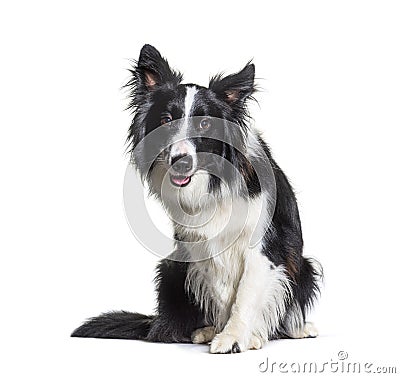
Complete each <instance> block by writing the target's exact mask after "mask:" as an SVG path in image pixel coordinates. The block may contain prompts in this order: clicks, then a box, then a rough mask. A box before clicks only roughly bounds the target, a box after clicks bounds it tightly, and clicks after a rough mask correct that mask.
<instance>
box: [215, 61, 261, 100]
mask: <svg viewBox="0 0 400 378" xmlns="http://www.w3.org/2000/svg"><path fill="white" fill-rule="evenodd" d="M254 73H255V67H254V64H253V63H248V64H247V65H246V66H245V67H244V68H243V69H242V70H241V71H240V72H238V73H236V74H232V75H229V76H225V77H222V75H221V74H219V75H216V76H214V77H212V78H211V80H210V84H209V88H210V89H211V90H212V91H213V92H215V93H216V94H217V96H218V97H220V98H221V99H223V100H224V101H225V102H227V103H228V104H229V105H232V106H234V105H235V104H236V103H238V104H242V105H243V103H244V102H245V101H246V99H247V98H249V97H250V96H251V95H252V94H253V93H254V92H255V90H256V89H255V85H254Z"/></svg>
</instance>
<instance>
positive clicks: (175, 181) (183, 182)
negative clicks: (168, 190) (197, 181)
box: [169, 174, 192, 188]
mask: <svg viewBox="0 0 400 378" xmlns="http://www.w3.org/2000/svg"><path fill="white" fill-rule="evenodd" d="M169 178H170V180H171V184H172V185H174V186H178V187H181V188H182V187H184V186H187V185H189V183H190V181H191V179H192V176H180V175H172V174H170V175H169Z"/></svg>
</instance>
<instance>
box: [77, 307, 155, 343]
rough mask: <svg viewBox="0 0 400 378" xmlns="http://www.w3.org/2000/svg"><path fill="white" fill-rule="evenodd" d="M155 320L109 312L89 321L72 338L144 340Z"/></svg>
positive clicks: (125, 313)
mask: <svg viewBox="0 0 400 378" xmlns="http://www.w3.org/2000/svg"><path fill="white" fill-rule="evenodd" d="M154 319H155V316H154V315H150V316H148V315H142V314H138V313H136V312H127V311H113V312H107V313H105V314H101V315H100V316H97V317H95V318H91V319H88V320H87V321H86V322H85V323H84V324H82V325H81V326H80V327H78V328H77V329H76V330H75V331H74V332H72V334H71V337H90V338H100V339H128V340H144V339H146V337H147V335H148V333H149V331H150V328H151V325H152V323H153V321H154Z"/></svg>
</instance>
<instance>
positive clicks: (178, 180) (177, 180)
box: [172, 177, 190, 185]
mask: <svg viewBox="0 0 400 378" xmlns="http://www.w3.org/2000/svg"><path fill="white" fill-rule="evenodd" d="M189 179H190V177H184V178H182V179H181V178H177V177H173V178H172V181H173V182H174V183H175V184H176V185H185V184H187V183H188V182H189Z"/></svg>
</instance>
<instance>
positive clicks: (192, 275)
mask: <svg viewBox="0 0 400 378" xmlns="http://www.w3.org/2000/svg"><path fill="white" fill-rule="evenodd" d="M261 201H262V199H261V197H260V198H258V199H254V200H251V201H249V200H244V199H235V200H234V201H225V202H220V203H218V204H217V206H216V207H212V208H210V209H209V210H204V208H203V212H202V214H200V215H199V219H197V220H196V222H197V224H196V227H194V228H190V227H189V228H188V227H181V226H178V227H177V230H178V232H179V234H180V236H181V237H183V239H184V240H185V241H187V242H194V241H198V240H201V241H202V243H201V244H199V245H197V244H195V243H194V244H190V246H189V248H190V250H189V251H188V252H189V254H192V255H193V254H194V255H197V256H206V255H207V256H210V257H211V258H208V259H203V260H202V261H194V262H191V263H190V265H189V268H188V274H187V279H186V290H188V291H190V292H191V293H192V294H193V295H194V297H195V300H196V302H197V303H198V304H199V305H200V307H201V308H202V309H203V311H204V313H205V314H206V318H207V320H208V322H209V323H212V324H214V325H216V326H217V329H222V328H223V326H224V325H225V323H226V321H227V320H228V318H229V313H230V309H231V306H232V304H233V302H234V300H235V297H236V292H237V288H238V285H239V282H240V279H241V276H242V274H243V270H244V268H245V264H246V261H247V260H248V259H249V257H250V258H251V256H252V254H258V255H259V252H258V251H257V250H254V249H252V250H249V244H250V239H251V237H252V234H253V232H254V229H255V225H256V223H257V221H258V219H259V217H260V209H261V207H262V206H261ZM202 217H203V218H202ZM190 220H193V219H186V221H187V223H185V224H186V225H188V224H189V223H190ZM197 249H198V250H197ZM200 249H206V251H204V250H200ZM221 251H222V252H221ZM259 257H260V256H258V258H259Z"/></svg>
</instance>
